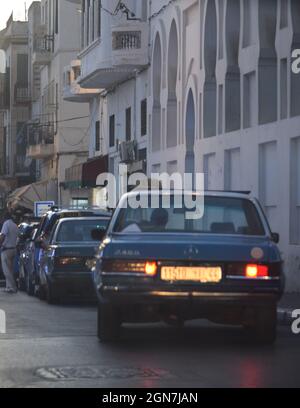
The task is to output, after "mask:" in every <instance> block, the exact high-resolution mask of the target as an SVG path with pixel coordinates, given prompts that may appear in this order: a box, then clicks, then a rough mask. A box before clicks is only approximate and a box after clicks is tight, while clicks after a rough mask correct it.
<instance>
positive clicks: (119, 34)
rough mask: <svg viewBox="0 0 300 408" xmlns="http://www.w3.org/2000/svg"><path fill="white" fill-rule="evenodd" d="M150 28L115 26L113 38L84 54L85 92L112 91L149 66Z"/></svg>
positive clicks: (129, 24) (130, 24) (81, 80)
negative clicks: (87, 89)
mask: <svg viewBox="0 0 300 408" xmlns="http://www.w3.org/2000/svg"><path fill="white" fill-rule="evenodd" d="M148 33H149V27H148V24H147V23H146V22H139V21H131V22H125V23H123V24H118V23H116V24H112V26H111V36H109V35H108V36H105V37H104V38H103V41H101V42H99V43H98V44H96V45H95V46H94V47H90V48H87V49H85V50H83V51H82V53H81V54H80V59H81V76H80V78H79V84H80V85H81V86H82V87H84V88H98V89H109V88H111V87H113V86H115V85H117V84H118V83H121V82H123V81H125V80H126V79H128V78H130V77H131V76H133V75H135V73H136V71H139V70H143V69H144V68H145V67H147V66H148V64H149V51H148V40H149V38H148Z"/></svg>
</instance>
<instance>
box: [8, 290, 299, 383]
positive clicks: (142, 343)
mask: <svg viewBox="0 0 300 408" xmlns="http://www.w3.org/2000/svg"><path fill="white" fill-rule="evenodd" d="M0 309H2V310H4V311H5V312H6V318H7V333H6V334H4V335H3V334H0V386H1V387H198V388H200V387H282V386H291V387H299V386H300V375H299V373H300V335H298V336H296V335H293V334H292V332H291V329H290V327H288V326H284V327H280V328H279V336H278V341H277V344H276V345H275V346H273V347H258V346H253V345H251V344H247V341H245V337H244V333H243V331H242V330H241V329H239V328H232V327H223V326H216V325H212V324H210V323H207V322H205V321H204V322H199V321H197V322H192V323H189V324H187V326H186V327H185V328H184V329H178V328H170V327H168V326H165V325H163V324H157V325H142V326H125V327H124V328H123V332H122V341H121V342H120V343H119V344H117V345H102V344H100V343H99V342H98V340H97V337H96V310H95V308H94V307H91V306H80V305H79V306H78V305H77V306H76V305H75V306H74V305H64V306H48V305H47V304H46V303H42V302H40V301H39V300H37V299H32V298H29V297H27V296H26V295H23V294H18V295H16V296H10V295H6V294H4V293H0Z"/></svg>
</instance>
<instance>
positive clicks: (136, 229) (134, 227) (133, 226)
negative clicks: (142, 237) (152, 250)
mask: <svg viewBox="0 0 300 408" xmlns="http://www.w3.org/2000/svg"><path fill="white" fill-rule="evenodd" d="M135 232H137V233H138V232H142V231H141V229H140V227H139V226H138V225H137V224H135V223H134V224H130V225H128V226H127V227H126V228H124V229H123V231H122V233H123V234H128V233H129V234H133V233H135Z"/></svg>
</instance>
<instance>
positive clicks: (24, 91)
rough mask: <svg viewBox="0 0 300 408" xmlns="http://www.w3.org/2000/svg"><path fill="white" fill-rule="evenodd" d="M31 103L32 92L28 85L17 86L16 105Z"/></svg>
mask: <svg viewBox="0 0 300 408" xmlns="http://www.w3.org/2000/svg"><path fill="white" fill-rule="evenodd" d="M30 102H31V97H30V91H29V86H28V84H24V85H23V84H16V85H15V103H16V104H27V103H30Z"/></svg>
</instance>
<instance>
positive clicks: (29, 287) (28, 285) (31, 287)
mask: <svg viewBox="0 0 300 408" xmlns="http://www.w3.org/2000/svg"><path fill="white" fill-rule="evenodd" d="M25 286H26V293H27V295H28V296H33V295H34V285H33V283H32V280H31V278H30V274H29V273H26V274H25Z"/></svg>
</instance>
